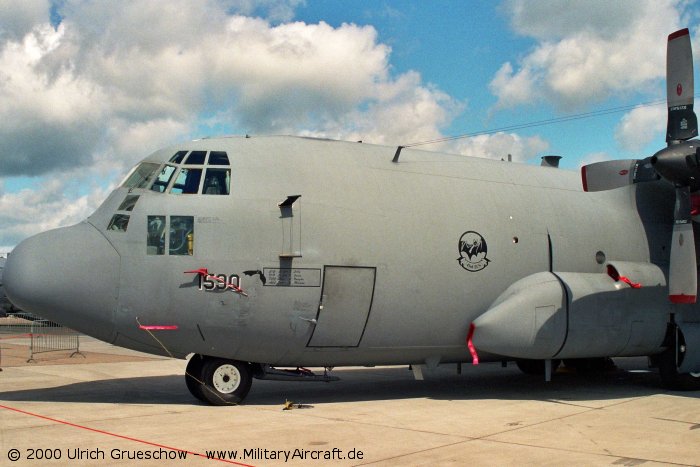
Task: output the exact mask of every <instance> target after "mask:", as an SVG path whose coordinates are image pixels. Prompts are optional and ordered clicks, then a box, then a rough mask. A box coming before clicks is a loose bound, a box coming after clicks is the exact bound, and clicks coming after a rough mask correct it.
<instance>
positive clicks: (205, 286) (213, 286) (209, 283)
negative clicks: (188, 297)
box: [199, 274, 241, 290]
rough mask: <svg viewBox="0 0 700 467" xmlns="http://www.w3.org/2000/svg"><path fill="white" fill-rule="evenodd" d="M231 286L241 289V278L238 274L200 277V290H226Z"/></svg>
mask: <svg viewBox="0 0 700 467" xmlns="http://www.w3.org/2000/svg"><path fill="white" fill-rule="evenodd" d="M231 286H234V287H236V288H240V287H241V278H240V276H239V275H238V274H209V275H208V276H203V275H200V276H199V290H226V289H230V288H231Z"/></svg>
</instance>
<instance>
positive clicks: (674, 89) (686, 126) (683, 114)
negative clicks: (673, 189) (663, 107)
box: [666, 28, 698, 143]
mask: <svg viewBox="0 0 700 467" xmlns="http://www.w3.org/2000/svg"><path fill="white" fill-rule="evenodd" d="M694 92H695V91H694V84H693V51H692V49H691V45H690V33H689V32H688V29H687V28H686V29H681V30H680V31H676V32H674V33H673V34H671V35H669V36H668V47H667V49H666V98H667V102H668V127H667V129H666V142H667V143H670V142H672V141H685V140H687V139H690V138H693V137H695V136H697V135H698V119H697V116H696V115H695V112H694V111H693V101H694V99H693V95H694Z"/></svg>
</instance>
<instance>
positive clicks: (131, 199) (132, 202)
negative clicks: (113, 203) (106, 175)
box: [117, 195, 139, 211]
mask: <svg viewBox="0 0 700 467" xmlns="http://www.w3.org/2000/svg"><path fill="white" fill-rule="evenodd" d="M138 200H139V195H126V198H124V201H122V204H120V205H119V209H117V211H133V210H134V206H136V202H137V201H138Z"/></svg>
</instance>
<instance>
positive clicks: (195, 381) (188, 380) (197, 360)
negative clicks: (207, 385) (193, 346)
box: [185, 354, 207, 402]
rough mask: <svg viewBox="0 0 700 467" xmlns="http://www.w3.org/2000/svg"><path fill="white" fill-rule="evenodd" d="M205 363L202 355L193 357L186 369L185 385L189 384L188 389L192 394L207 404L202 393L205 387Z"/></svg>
mask: <svg viewBox="0 0 700 467" xmlns="http://www.w3.org/2000/svg"><path fill="white" fill-rule="evenodd" d="M204 362H205V360H204V357H202V356H201V355H199V354H195V355H192V358H190V361H189V362H187V368H186V369H185V384H187V389H189V391H190V394H192V395H193V396H194V397H196V398H197V399H199V400H200V401H202V402H207V400H206V399H205V398H204V393H203V392H202V391H203V389H204V385H203V384H202V381H203V376H202V367H203V366H204Z"/></svg>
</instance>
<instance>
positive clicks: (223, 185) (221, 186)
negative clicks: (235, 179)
mask: <svg viewBox="0 0 700 467" xmlns="http://www.w3.org/2000/svg"><path fill="white" fill-rule="evenodd" d="M230 190H231V169H207V173H206V175H205V177H204V185H203V188H202V193H203V194H205V195H228V194H229V193H230Z"/></svg>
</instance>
